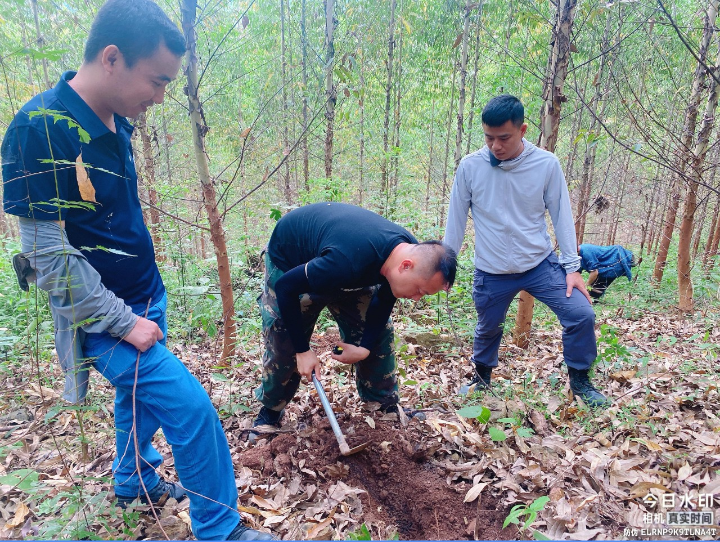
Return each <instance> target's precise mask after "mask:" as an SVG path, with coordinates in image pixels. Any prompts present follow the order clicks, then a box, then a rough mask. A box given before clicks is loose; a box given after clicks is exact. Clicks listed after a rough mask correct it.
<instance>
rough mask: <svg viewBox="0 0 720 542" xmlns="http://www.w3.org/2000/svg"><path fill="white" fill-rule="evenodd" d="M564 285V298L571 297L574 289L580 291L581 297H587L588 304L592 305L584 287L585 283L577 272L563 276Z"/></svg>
mask: <svg viewBox="0 0 720 542" xmlns="http://www.w3.org/2000/svg"><path fill="white" fill-rule="evenodd" d="M565 283H566V284H567V291H566V292H565V297H570V296H571V295H572V291H573V288H576V289H577V290H579V291H580V293H581V294H582V295H584V296H585V297H587V300H588V303H591V304H592V299H590V294H589V293H588V291H587V288H586V287H585V281H584V280H583V279H582V275H581V274H580V272H579V271H575V273H568V274H567V275H565Z"/></svg>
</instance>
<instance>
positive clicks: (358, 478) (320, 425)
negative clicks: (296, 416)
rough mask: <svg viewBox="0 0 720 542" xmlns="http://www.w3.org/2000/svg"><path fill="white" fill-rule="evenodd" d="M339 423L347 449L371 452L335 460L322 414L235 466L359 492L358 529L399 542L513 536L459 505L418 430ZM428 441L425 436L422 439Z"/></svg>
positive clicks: (456, 489) (478, 506)
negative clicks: (313, 475) (393, 535)
mask: <svg viewBox="0 0 720 542" xmlns="http://www.w3.org/2000/svg"><path fill="white" fill-rule="evenodd" d="M338 417H339V420H338V421H339V423H340V426H341V428H342V429H343V432H344V434H345V436H346V439H347V441H348V444H349V445H350V446H351V447H352V446H357V445H359V444H362V443H363V442H370V443H371V444H370V445H369V446H368V447H367V448H366V449H365V450H363V451H362V452H359V453H357V454H354V455H351V456H348V457H343V456H342V455H341V454H340V450H339V447H338V443H337V440H336V439H335V436H334V435H333V433H332V430H331V428H330V424H329V422H328V420H327V418H326V417H325V416H324V414H315V415H313V416H312V419H311V420H307V421H300V422H299V424H298V430H297V431H296V432H293V433H283V434H280V435H278V436H276V437H275V438H273V439H272V440H270V441H269V442H268V443H267V444H266V445H264V446H256V447H254V448H250V449H248V450H246V451H244V452H242V453H241V454H240V457H239V461H240V464H242V465H244V466H246V467H249V468H251V469H253V470H260V471H261V472H262V473H263V475H264V476H271V475H276V476H278V477H282V476H289V475H290V474H291V473H292V472H297V471H299V470H300V469H301V468H304V469H306V470H307V469H311V470H313V471H315V472H318V473H319V474H320V477H321V478H322V480H319V482H321V484H322V487H327V486H329V485H331V484H333V483H336V482H337V480H339V479H342V481H343V482H344V483H345V484H347V485H349V486H351V487H355V488H359V489H362V490H364V493H361V494H360V500H361V502H362V514H363V517H362V518H358V521H359V522H362V523H365V524H366V525H376V524H380V525H384V526H386V527H389V528H390V530H391V531H392V527H394V528H395V530H396V531H397V533H398V534H399V537H400V539H414V540H463V539H465V540H467V539H469V540H472V539H480V540H503V539H504V540H507V539H514V538H515V535H516V532H515V529H505V530H503V529H502V522H503V519H504V518H505V516H506V515H507V511H502V510H496V506H495V505H496V503H495V501H494V500H490V499H489V498H488V497H483V499H482V501H481V503H478V502H477V501H476V502H472V503H464V502H463V499H464V496H465V494H466V492H467V490H468V487H466V485H465V484H455V485H454V486H451V485H449V484H448V483H447V482H446V480H445V475H446V474H447V473H446V472H445V470H444V469H442V468H441V467H438V466H435V465H434V462H433V460H432V455H433V451H434V447H433V441H431V440H429V438H427V440H426V435H425V431H424V429H423V428H424V425H423V424H422V423H421V422H418V421H416V420H412V421H411V423H410V425H409V426H408V427H407V428H405V429H403V428H402V427H401V426H400V423H399V422H398V421H393V420H387V419H385V418H391V416H380V415H379V414H377V413H376V415H375V416H374V420H373V422H374V425H375V427H374V428H372V427H371V426H370V425H369V424H368V422H367V421H366V418H364V417H362V416H356V417H350V416H349V415H347V416H346V415H344V413H342V412H340V413H339V415H338ZM428 437H429V435H428Z"/></svg>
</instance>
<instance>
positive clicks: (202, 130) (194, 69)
mask: <svg viewBox="0 0 720 542" xmlns="http://www.w3.org/2000/svg"><path fill="white" fill-rule="evenodd" d="M329 1H332V0H329ZM196 11H197V0H183V3H182V4H181V12H182V28H183V32H184V33H185V40H186V42H187V52H186V54H185V66H186V67H185V70H186V75H187V83H188V84H187V96H188V105H189V109H190V123H191V127H192V135H193V146H194V148H195V161H196V163H197V170H198V177H199V178H200V184H201V186H202V192H203V199H204V201H205V211H206V212H207V215H208V221H209V222H210V232H211V233H210V235H211V240H212V243H213V247H214V249H215V258H216V260H217V266H218V276H219V278H220V297H221V299H222V310H223V315H222V321H223V333H224V335H223V352H222V358H221V363H223V364H228V363H229V362H228V358H230V357H231V356H232V355H233V354H234V353H235V340H236V328H235V317H234V315H235V302H234V298H233V297H234V296H233V289H232V280H231V276H230V261H229V259H228V251H227V244H226V241H225V231H224V229H223V224H222V218H221V216H220V213H219V212H218V208H217V198H216V193H215V185H214V183H213V180H212V178H211V177H210V169H209V165H208V156H207V153H206V150H205V134H206V133H207V131H208V127H207V126H206V125H205V121H204V114H203V110H202V102H201V101H200V98H199V96H198V66H197V56H196V54H195V48H196V35H195V14H196Z"/></svg>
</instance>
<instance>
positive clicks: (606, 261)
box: [578, 243, 642, 303]
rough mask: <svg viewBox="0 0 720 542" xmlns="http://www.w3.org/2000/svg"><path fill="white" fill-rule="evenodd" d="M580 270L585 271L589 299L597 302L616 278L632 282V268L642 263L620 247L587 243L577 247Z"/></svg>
mask: <svg viewBox="0 0 720 542" xmlns="http://www.w3.org/2000/svg"><path fill="white" fill-rule="evenodd" d="M578 254H579V255H580V258H581V261H580V269H581V271H587V272H588V273H590V276H589V277H588V280H587V287H588V289H589V293H590V297H592V298H593V302H595V303H596V302H597V301H598V300H599V299H600V298H601V297H602V296H604V295H605V291H606V290H607V289H608V286H610V285H611V284H612V283H613V281H614V280H615V279H616V278H619V277H622V276H625V277H627V279H628V281H631V280H632V268H633V267H636V266H637V265H639V264H640V262H642V258H641V259H640V260H639V261H636V260H635V255H634V254H633V253H632V252H630V251H629V250H628V249H626V248H625V247H623V246H621V245H609V246H599V245H591V244H588V243H585V244H582V245H580V246H578Z"/></svg>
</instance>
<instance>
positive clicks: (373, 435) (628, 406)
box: [0, 313, 720, 540]
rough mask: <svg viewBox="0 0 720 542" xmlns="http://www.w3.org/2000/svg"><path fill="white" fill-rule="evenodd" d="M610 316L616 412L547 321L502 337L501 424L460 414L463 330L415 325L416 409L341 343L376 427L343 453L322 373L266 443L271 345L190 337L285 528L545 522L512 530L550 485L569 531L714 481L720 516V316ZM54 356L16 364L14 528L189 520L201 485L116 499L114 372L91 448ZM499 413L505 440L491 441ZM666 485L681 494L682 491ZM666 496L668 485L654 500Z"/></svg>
mask: <svg viewBox="0 0 720 542" xmlns="http://www.w3.org/2000/svg"><path fill="white" fill-rule="evenodd" d="M603 321H604V322H605V323H606V324H608V325H611V326H612V327H613V329H614V330H615V331H616V334H617V337H619V339H620V341H619V342H620V344H622V345H623V348H624V349H618V348H617V345H615V346H613V343H612V341H608V342H607V344H605V348H606V349H612V348H615V349H616V350H617V351H611V352H610V353H611V354H613V357H606V359H605V360H604V362H603V363H601V365H600V366H599V368H598V375H597V377H596V381H597V383H598V384H599V385H600V387H601V388H602V389H603V390H604V391H605V392H607V393H608V394H609V395H611V396H612V397H613V398H614V399H615V404H614V405H613V406H612V407H611V408H609V409H607V410H606V411H604V412H601V413H590V412H588V411H587V410H586V409H584V408H583V407H582V406H579V405H578V404H577V403H576V402H574V401H572V400H571V397H570V394H569V392H568V391H567V386H566V377H565V372H564V368H563V367H562V352H561V341H560V333H559V330H557V329H556V328H555V327H553V328H550V329H551V330H550V331H546V330H544V329H539V330H537V331H536V332H534V335H533V345H532V346H531V348H530V349H529V350H527V351H519V350H517V349H515V348H514V347H512V346H510V345H503V347H502V350H501V363H500V368H499V369H498V370H497V371H495V374H494V375H493V376H494V379H495V382H496V384H495V387H494V390H495V395H491V394H484V395H482V394H478V395H477V396H475V397H473V398H471V399H470V400H469V402H470V403H472V402H473V401H474V402H475V403H477V404H483V405H484V406H486V407H488V408H490V410H491V412H492V418H491V421H490V422H489V423H487V424H481V423H479V422H478V421H477V420H474V419H466V418H463V417H461V416H459V415H458V414H457V410H458V409H459V408H460V407H461V406H462V405H463V404H468V401H465V402H463V401H462V400H461V399H460V398H459V397H458V396H457V395H456V393H455V392H456V390H457V388H458V386H459V385H460V383H461V382H462V381H463V380H465V379H466V378H467V376H468V375H469V367H468V365H467V362H466V360H465V358H464V356H463V355H459V354H458V352H457V349H456V348H454V347H453V346H452V344H449V343H451V342H452V341H451V339H449V338H448V337H446V336H440V337H435V338H434V339H433V337H425V336H423V335H422V334H413V333H410V332H409V331H403V330H402V329H400V330H399V335H400V336H401V337H403V338H404V342H405V344H406V345H407V348H405V347H403V348H401V350H402V351H403V352H402V353H401V354H400V356H399V357H400V359H399V364H400V368H401V374H402V375H403V376H402V377H401V384H402V385H401V402H402V404H403V405H405V406H409V407H420V408H421V409H422V410H423V412H424V414H425V415H426V420H424V421H419V420H416V419H412V420H410V422H409V423H408V425H407V426H403V424H402V423H401V422H400V421H399V420H398V419H396V416H394V415H390V416H385V415H382V414H381V413H380V412H378V411H377V410H373V407H374V405H364V404H362V403H361V402H360V401H359V400H358V399H357V394H356V392H355V390H354V383H353V382H352V377H351V376H350V375H349V374H348V372H347V367H345V366H339V365H336V364H334V362H332V361H329V360H326V361H327V362H326V363H325V365H324V366H325V371H326V372H325V374H324V383H325V387H326V391H327V392H328V395H329V396H330V398H331V402H332V404H333V407H334V410H335V412H337V413H338V418H339V421H340V425H341V427H342V428H343V431H344V432H345V434H346V437H347V438H348V441H349V444H350V445H351V446H354V445H357V444H360V443H362V442H366V441H369V442H370V443H371V445H370V446H369V447H368V448H367V449H366V450H365V451H363V452H361V453H359V454H357V455H354V456H349V457H342V456H341V455H340V453H339V448H338V445H337V441H336V440H335V437H334V435H333V433H332V431H331V430H330V427H329V424H328V422H327V419H326V418H325V416H324V412H323V410H322V407H321V405H320V402H319V400H318V398H317V396H316V394H315V392H314V390H313V389H311V388H309V387H306V386H302V387H301V390H300V392H299V393H298V395H297V397H296V400H295V401H293V402H292V403H291V404H290V405H289V406H288V408H287V415H286V417H285V419H284V425H283V427H282V428H281V429H280V430H279V431H278V432H275V433H272V434H267V435H263V437H264V438H262V439H260V440H259V441H258V443H257V444H256V445H254V446H251V445H249V444H248V443H247V442H246V440H245V437H246V435H247V429H248V428H249V427H250V426H251V423H252V419H253V417H254V413H255V411H256V409H257V406H256V403H254V402H253V401H252V388H253V387H254V386H255V385H256V383H257V380H258V375H259V370H260V369H259V361H258V354H257V352H253V353H252V354H251V353H245V355H244V356H243V357H244V363H241V364H238V365H237V366H235V367H233V368H232V369H223V370H220V369H218V368H212V367H211V365H212V362H211V361H210V360H211V359H214V354H212V350H211V348H210V347H208V346H205V347H202V346H197V345H193V346H186V347H180V346H179V347H176V351H177V353H178V355H179V357H180V358H181V359H182V360H183V361H184V362H185V363H186V364H187V365H188V367H189V368H190V369H191V370H192V371H193V372H194V374H196V375H197V376H198V378H199V379H200V380H201V382H203V384H204V385H205V387H206V389H207V390H208V392H209V393H210V395H211V397H212V398H213V401H214V403H215V404H216V406H217V407H218V409H219V411H220V412H221V414H222V416H223V423H224V426H225V429H226V433H227V435H228V441H229V443H230V447H231V452H232V454H233V461H234V464H235V468H236V476H237V480H236V483H237V485H238V489H239V492H240V503H239V505H240V510H241V513H242V515H243V517H244V518H245V520H246V521H247V522H248V524H250V525H252V526H254V527H257V528H262V529H266V530H272V531H273V532H275V533H277V534H279V535H281V536H282V537H283V538H285V539H330V538H335V539H343V538H348V537H349V536H353V534H355V535H357V534H358V533H365V536H366V537H367V536H372V538H374V539H379V538H385V539H386V538H394V537H398V538H400V539H429V540H432V539H507V538H526V537H530V536H531V533H530V532H528V531H518V530H517V529H515V528H514V527H512V526H511V528H508V529H504V530H503V529H502V522H503V519H504V518H505V517H506V516H507V514H508V512H509V509H510V508H511V507H512V506H513V505H517V504H525V505H529V504H530V503H532V502H533V501H534V500H535V499H536V498H538V497H541V496H549V497H550V501H549V503H548V504H547V505H546V506H545V508H544V509H543V510H541V511H540V513H539V514H538V518H537V521H536V522H535V523H534V525H533V529H537V530H538V531H540V532H542V533H544V534H545V535H546V536H549V537H551V538H554V539H576V540H590V539H595V540H601V539H619V538H633V536H627V535H626V531H625V529H630V528H635V529H641V528H650V527H662V522H660V523H656V522H655V520H659V516H657V514H659V513H661V512H662V513H664V512H667V511H670V510H672V509H674V510H681V509H682V506H685V507H686V508H687V506H688V505H687V501H688V500H689V502H690V503H691V505H694V506H695V508H696V509H697V505H698V504H701V503H698V500H702V499H703V496H704V498H705V500H706V501H707V495H715V502H714V503H713V504H712V505H711V506H710V509H713V510H715V512H716V513H715V516H716V522H717V519H718V517H717V516H719V515H720V511H718V508H720V474H719V472H720V418H718V399H719V398H718V369H717V344H718V342H719V341H718V339H720V331H719V330H718V329H715V328H713V327H712V326H711V327H708V325H707V322H706V323H702V322H692V321H689V320H684V319H680V318H675V317H673V316H672V315H659V314H653V313H648V314H646V315H644V316H642V317H639V318H635V319H633V320H627V319H623V318H620V317H615V316H612V315H611V316H608V317H607V318H605V319H604V320H603ZM427 339H432V340H427ZM601 339H602V337H601ZM336 340H337V337H336V336H335V335H334V334H333V333H331V332H330V333H327V334H325V335H322V336H319V337H316V342H317V343H318V349H319V350H320V351H327V350H329V347H330V346H331V345H332V344H333V343H334V342H335V341H336ZM443 341H444V342H443ZM713 345H715V346H713ZM601 347H603V342H602V340H601ZM615 354H617V355H615ZM323 357H325V358H326V357H327V354H325V355H324V356H323ZM39 369H40V373H41V374H43V379H42V381H41V382H42V385H41V384H40V381H39V380H38V378H37V376H36V375H37V371H35V372H33V371H32V370H31V368H30V367H29V366H25V367H24V368H19V369H18V370H17V371H14V372H12V373H9V374H5V375H3V380H4V381H3V383H2V385H3V388H4V389H5V390H7V392H8V395H7V396H6V399H3V401H2V403H1V404H0V408H1V410H0V430H1V431H2V432H1V433H0V437H1V440H0V514H1V515H2V518H1V519H0V537H2V538H19V537H33V536H38V537H42V538H51V537H52V538H78V537H80V536H95V537H97V536H99V537H102V538H126V539H138V538H157V539H161V538H164V536H165V535H164V534H163V531H164V532H165V534H167V536H169V537H170V538H175V539H182V538H187V537H190V536H191V535H190V532H189V528H188V523H189V518H188V515H187V508H188V505H187V503H186V502H185V503H180V504H178V503H175V502H174V501H171V502H169V503H166V504H165V506H164V507H163V508H162V509H159V510H157V514H158V520H159V521H158V520H156V519H155V517H153V516H152V514H151V513H150V511H149V510H148V508H147V507H138V508H137V509H136V510H135V511H133V510H131V511H130V512H129V513H126V514H125V515H123V514H122V513H120V512H118V511H117V510H116V509H114V508H113V507H112V499H113V496H112V491H111V490H110V484H109V476H110V474H111V467H112V459H113V455H114V450H113V442H114V435H113V431H112V401H111V400H109V399H108V398H110V397H112V389H111V388H110V387H108V386H107V384H106V383H105V382H104V381H103V380H102V379H100V378H97V377H96V376H95V377H94V378H93V392H92V393H93V399H92V403H91V404H92V405H93V406H92V407H91V408H90V409H88V410H87V411H86V412H85V414H84V416H83V420H84V430H85V433H86V435H87V436H88V441H89V443H88V446H87V447H86V448H87V449H86V450H85V448H84V447H83V446H82V445H81V444H80V442H79V441H80V439H79V431H78V423H77V414H76V411H74V410H59V411H57V409H56V410H53V409H54V408H55V407H56V406H57V405H58V404H60V402H61V400H60V399H59V395H58V393H57V391H54V389H55V390H57V389H59V388H60V385H61V382H60V380H59V379H56V380H55V382H54V383H53V382H52V381H51V380H50V379H49V378H48V377H47V376H46V375H52V374H54V371H55V366H54V364H52V363H48V364H41V366H40V368H39ZM49 384H52V386H53V388H54V389H53V388H50V387H48V385H49ZM491 427H492V428H495V429H499V430H501V431H502V432H503V433H504V434H505V436H506V438H505V440H502V441H494V440H492V439H491V437H490V435H489V429H490V428H491ZM527 429H533V431H534V433H533V434H530V433H528V431H527ZM495 434H497V431H495ZM529 434H530V436H527V435H529ZM156 443H157V446H158V448H159V449H160V451H161V452H162V453H163V454H164V456H165V457H166V458H167V460H166V462H165V464H164V465H163V467H162V468H161V474H162V475H164V476H166V477H167V478H170V479H174V469H173V464H172V459H171V458H172V456H171V454H170V450H169V447H168V446H167V444H166V443H165V441H164V439H162V438H158V439H157V441H156ZM13 477H14V478H13ZM663 495H666V496H669V495H673V496H676V497H677V498H675V499H673V500H674V502H673V503H672V506H670V500H669V499H667V498H666V499H665V500H664V501H661V500H660V498H661V497H662V496H663ZM653 496H654V497H657V498H658V501H659V502H658V504H657V505H655V506H654V507H653V506H651V504H650V503H651V499H652V497H653ZM681 496H682V497H683V498H685V499H686V501H685V504H683V502H682V501H681ZM706 504H707V503H706ZM648 514H649V515H648ZM160 527H162V530H161V529H160ZM654 538H662V537H658V536H655V537H654ZM692 538H698V539H715V538H717V536H715V537H712V536H707V535H697V536H694V537H692Z"/></svg>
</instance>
